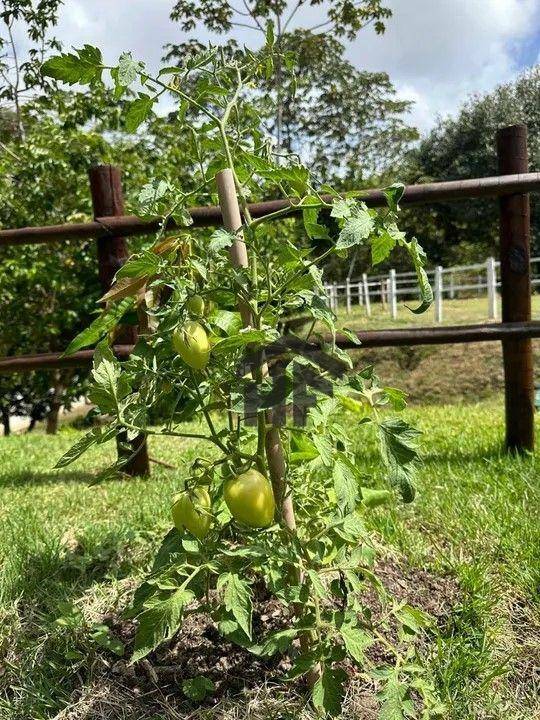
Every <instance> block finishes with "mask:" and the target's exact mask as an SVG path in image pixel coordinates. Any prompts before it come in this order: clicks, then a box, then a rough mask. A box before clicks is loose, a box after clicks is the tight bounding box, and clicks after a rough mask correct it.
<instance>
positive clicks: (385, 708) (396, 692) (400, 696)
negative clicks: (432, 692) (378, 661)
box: [377, 671, 414, 720]
mask: <svg viewBox="0 0 540 720" xmlns="http://www.w3.org/2000/svg"><path fill="white" fill-rule="evenodd" d="M377 699H378V700H379V702H380V703H381V708H380V713H379V720H406V718H408V717H412V712H411V711H413V710H414V708H413V706H412V703H411V700H410V697H409V689H408V687H407V686H406V685H405V684H404V683H403V682H401V680H400V679H399V676H398V674H397V672H396V671H393V672H392V673H391V674H390V676H389V677H388V680H387V682H386V683H385V685H384V687H383V689H382V690H381V691H380V692H379V693H378V694H377Z"/></svg>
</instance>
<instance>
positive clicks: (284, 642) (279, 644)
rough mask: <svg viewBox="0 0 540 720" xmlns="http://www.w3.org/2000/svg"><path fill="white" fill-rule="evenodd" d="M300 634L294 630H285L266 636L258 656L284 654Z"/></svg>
mask: <svg viewBox="0 0 540 720" xmlns="http://www.w3.org/2000/svg"><path fill="white" fill-rule="evenodd" d="M299 632H301V631H300V630H298V629H296V628H287V629H286V630H278V631H276V632H274V633H271V634H270V635H268V637H267V638H266V639H265V641H264V643H263V645H262V647H261V650H260V653H259V654H260V655H268V656H271V655H276V654H277V653H280V654H281V653H284V652H285V651H286V650H288V649H289V647H290V646H291V643H292V641H293V640H294V638H295V637H296V636H297V635H298V633H299Z"/></svg>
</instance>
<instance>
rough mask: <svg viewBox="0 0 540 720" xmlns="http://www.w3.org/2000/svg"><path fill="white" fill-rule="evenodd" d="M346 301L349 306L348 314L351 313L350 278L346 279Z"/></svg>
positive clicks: (347, 306)
mask: <svg viewBox="0 0 540 720" xmlns="http://www.w3.org/2000/svg"><path fill="white" fill-rule="evenodd" d="M345 303H346V308H347V315H350V314H351V282H350V280H349V278H347V279H346V280H345Z"/></svg>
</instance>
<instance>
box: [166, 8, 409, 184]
mask: <svg viewBox="0 0 540 720" xmlns="http://www.w3.org/2000/svg"><path fill="white" fill-rule="evenodd" d="M313 7H317V8H318V9H319V10H320V11H322V18H321V21H320V22H318V23H316V24H312V25H311V26H310V27H308V28H306V29H301V28H297V29H292V25H293V24H297V23H298V22H301V19H302V12H303V11H307V10H308V9H309V8H313ZM391 14H392V13H391V10H390V9H389V8H388V7H387V6H386V5H384V4H383V3H382V2H381V0H363V1H362V2H357V3H352V2H350V0H340V1H339V2H332V3H323V2H320V1H319V0H309V1H308V2H306V0H298V2H296V4H294V5H293V6H292V8H289V7H288V5H287V3H285V2H283V0H270V1H269V2H267V1H262V2H261V1H257V2H251V3H249V2H244V5H243V8H242V9H239V8H237V7H236V6H235V5H233V4H232V3H229V2H226V1H224V0H217V1H216V0H202V1H200V2H195V1H194V0H178V2H176V4H175V5H174V8H173V10H172V12H171V18H172V19H173V20H175V21H178V22H179V23H180V25H181V27H182V29H183V30H185V31H188V32H189V31H191V30H193V29H194V28H195V27H196V26H197V23H202V24H203V25H204V26H205V27H206V28H207V29H209V30H211V31H214V32H218V33H228V32H230V31H231V30H232V29H233V28H235V27H239V28H244V27H248V28H251V29H252V30H255V31H257V32H258V33H259V34H260V35H261V39H262V41H263V42H264V39H265V35H266V33H267V32H269V31H268V30H267V28H268V23H269V21H272V28H275V30H274V29H273V30H272V31H271V32H272V33H273V34H275V37H273V41H274V42H275V46H276V48H277V49H278V50H279V52H280V55H279V56H278V57H277V58H276V60H275V66H274V69H273V71H272V72H269V73H268V75H267V76H266V77H265V78H264V79H262V81H261V83H260V84H259V86H258V88H257V92H255V93H253V95H254V97H253V98H252V99H253V100H255V101H256V104H257V108H258V110H259V112H260V113H261V114H262V115H263V117H264V118H265V120H266V126H267V129H268V131H269V132H270V133H271V134H272V135H273V136H274V138H275V140H276V143H277V146H278V148H281V149H282V150H284V151H286V152H296V153H298V154H299V155H300V156H301V157H302V159H303V160H305V161H307V162H308V163H309V165H310V167H311V168H312V170H313V171H314V172H316V173H317V174H318V175H319V176H320V177H321V178H322V179H325V180H326V179H328V180H331V179H334V178H336V177H337V178H340V179H341V180H342V181H344V182H346V183H347V186H348V187H351V186H352V185H353V184H354V183H358V182H360V181H365V178H366V177H368V176H371V175H373V174H375V173H378V172H380V171H381V170H382V169H384V168H385V167H387V166H389V165H392V164H393V163H395V161H396V159H397V158H399V157H401V155H402V154H403V151H404V150H405V149H406V148H408V146H409V144H410V142H411V141H412V140H414V139H416V137H417V133H416V131H415V130H414V128H412V127H410V126H408V125H407V124H406V122H405V121H404V119H403V116H404V114H406V113H407V112H408V110H409V109H410V106H411V103H410V102H408V101H403V100H398V99H397V98H396V93H395V90H394V87H393V86H392V84H391V82H390V79H389V77H388V75H387V74H386V73H370V72H365V71H359V70H357V69H356V68H355V67H354V65H353V64H352V63H351V62H350V61H348V60H347V59H346V58H345V46H344V45H343V43H342V42H340V40H339V39H338V38H344V37H345V38H348V39H350V40H352V39H354V38H355V37H356V35H357V34H358V33H359V32H360V30H362V29H363V28H366V27H368V26H373V27H374V29H375V31H376V32H377V33H383V32H384V30H385V22H386V20H387V19H389V18H390V17H391ZM307 19H308V18H306V21H307ZM226 47H227V49H228V51H229V52H232V51H234V50H235V49H236V44H235V43H234V41H233V42H229V43H228V44H227V46H226ZM194 49H195V50H196V49H200V45H199V44H198V43H197V42H196V41H193V40H192V41H189V42H188V43H184V44H182V45H168V46H167V50H168V53H167V55H166V59H167V60H171V59H179V60H182V59H183V58H184V57H185V56H186V53H187V54H189V53H190V52H193V50H194ZM292 62H294V63H295V69H296V75H295V77H294V79H292V78H291V76H290V74H289V73H288V72H285V71H284V69H285V68H284V65H287V64H288V65H289V66H290V64H291V63H292Z"/></svg>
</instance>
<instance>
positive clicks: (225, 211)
mask: <svg viewBox="0 0 540 720" xmlns="http://www.w3.org/2000/svg"><path fill="white" fill-rule="evenodd" d="M216 183H217V188H218V197H219V204H220V207H221V211H222V215H223V224H224V227H225V229H226V230H229V231H230V232H234V233H235V235H236V239H235V241H234V242H233V244H232V246H231V248H230V257H231V262H232V264H233V265H234V266H235V267H248V265H249V261H248V255H247V248H246V244H245V242H244V240H243V237H242V234H241V232H239V230H240V228H241V226H242V219H241V215H240V207H239V205H238V197H237V195H236V187H235V182H234V176H233V174H232V172H231V170H230V169H228V168H227V169H225V170H221V171H220V172H218V173H217V175H216ZM246 319H247V316H246ZM242 320H243V321H244V322H245V320H244V316H242ZM249 320H250V321H251V314H249ZM261 370H262V373H263V376H265V375H268V366H267V365H266V363H265V362H264V358H263V362H262V367H261ZM265 416H266V423H267V430H266V435H265V453H266V461H267V463H268V471H269V474H270V480H271V482H272V488H273V491H274V497H275V499H276V505H277V506H278V507H280V509H281V516H282V519H283V524H284V525H285V527H286V528H287V529H288V530H289V532H291V533H295V532H296V519H295V515H294V506H293V500H292V495H291V492H290V488H288V487H287V481H286V472H287V466H286V463H285V455H284V453H283V446H282V444H281V438H280V436H279V428H278V427H277V426H276V425H274V424H273V422H272V420H273V417H272V416H273V413H272V411H271V410H267V411H266V413H265ZM302 579H303V578H302V574H301V573H297V576H296V577H295V578H294V580H295V581H296V582H298V583H301V582H302ZM294 613H295V615H296V616H297V617H299V616H301V615H302V607H301V606H300V605H298V606H296V607H295V608H294ZM310 644H311V638H310V635H309V633H303V634H302V635H301V636H300V646H301V648H302V650H303V651H304V652H308V651H309V648H310ZM320 675H321V667H320V665H319V664H317V665H316V666H315V667H314V668H312V669H311V671H310V672H309V673H308V675H307V682H308V685H309V686H310V687H313V685H315V683H316V682H317V680H318V679H319V677H320Z"/></svg>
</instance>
